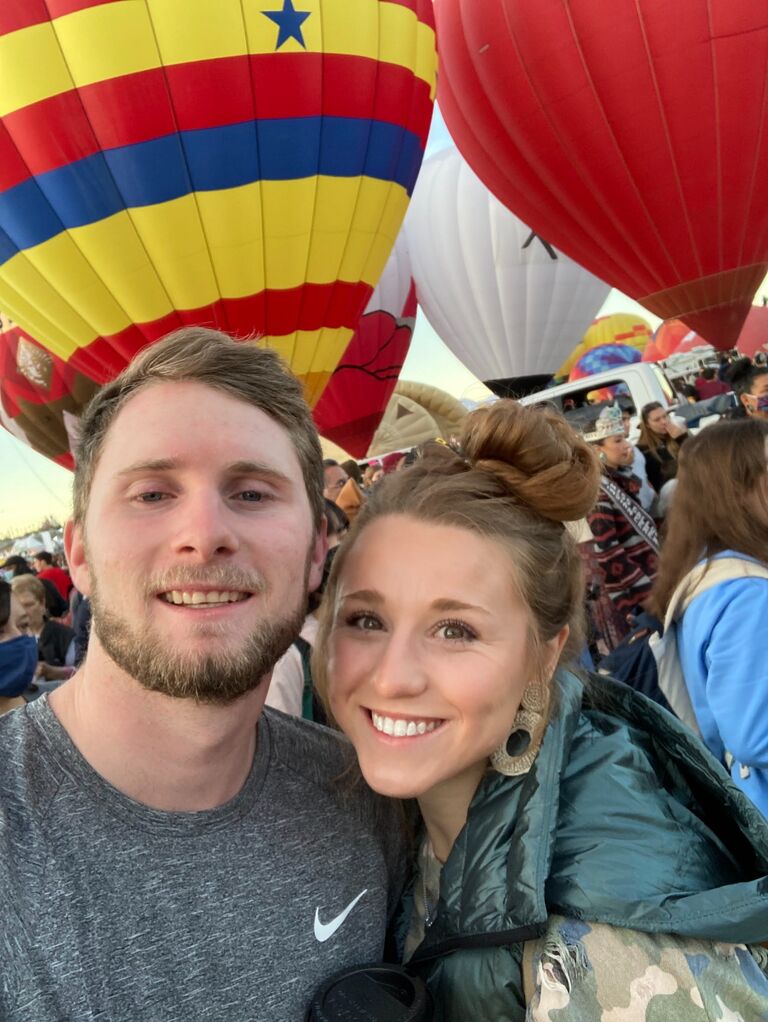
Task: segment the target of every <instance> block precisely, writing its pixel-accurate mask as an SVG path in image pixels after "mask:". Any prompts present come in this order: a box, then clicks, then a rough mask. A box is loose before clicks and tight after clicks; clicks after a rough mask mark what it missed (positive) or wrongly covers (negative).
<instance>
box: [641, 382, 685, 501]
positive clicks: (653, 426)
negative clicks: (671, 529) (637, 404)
mask: <svg viewBox="0 0 768 1022" xmlns="http://www.w3.org/2000/svg"><path fill="white" fill-rule="evenodd" d="M640 420H641V421H640V437H639V439H638V441H637V446H638V449H639V450H641V451H642V452H643V454H644V455H645V467H646V471H647V473H648V482H649V483H650V484H651V486H652V487H653V488H654V490H655V491H656V492H657V493H661V488H662V487H663V486H664V484H665V483H668V482H669V480H670V479H674V478H675V474H676V472H677V456H678V454H679V453H680V448H681V446H682V445H683V443H684V441H685V439H686V437H687V436H688V433H687V432H686V430H685V427H683V426H678V425H677V424H676V423H674V422H673V421H672V419H671V418H670V417H669V412H668V411H667V410H666V408H664V407H663V406H662V405H661V404H660V403H659V402H658V401H651V402H650V404H647V405H644V406H643V409H642V411H641V412H640Z"/></svg>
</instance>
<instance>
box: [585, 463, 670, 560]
mask: <svg viewBox="0 0 768 1022" xmlns="http://www.w3.org/2000/svg"><path fill="white" fill-rule="evenodd" d="M600 489H601V490H602V491H603V493H604V494H605V495H606V497H608V499H609V500H610V501H611V503H612V504H613V505H614V506H615V507H616V508H618V510H619V511H621V513H622V514H623V515H624V517H625V518H626V520H627V521H628V522H629V524H630V525H631V526H632V528H633V529H634V530H635V532H636V533H637V535H638V536H640V538H641V539H644V540H645V542H646V543H647V544H648V546H649V547H651V549H652V550H653V551H654V552H655V553H657V554H658V553H659V551H660V550H661V544H660V543H659V532H658V529H657V528H656V523H655V522H654V520H653V518H651V516H650V515H649V514H648V512H647V511H646V510H645V509H644V508H642V507H641V506H640V504H638V502H637V501H636V500H633V499H632V497H630V495H629V494H628V493H625V491H624V490H622V488H621V487H620V486H618V485H617V484H616V483H615V482H614V481H613V480H612V479H608V478H606V477H605V476H603V478H602V480H601V482H600Z"/></svg>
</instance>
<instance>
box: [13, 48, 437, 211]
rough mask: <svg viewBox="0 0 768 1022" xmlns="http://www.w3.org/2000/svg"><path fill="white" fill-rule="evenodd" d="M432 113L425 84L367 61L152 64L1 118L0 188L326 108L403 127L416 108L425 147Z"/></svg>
mask: <svg viewBox="0 0 768 1022" xmlns="http://www.w3.org/2000/svg"><path fill="white" fill-rule="evenodd" d="M169 94H170V102H169ZM222 96H227V103H226V104H224V105H223V104H222V102H221V97H222ZM371 96H374V97H375V99H374V102H371ZM254 97H255V103H254ZM431 109H432V102H431V100H430V97H429V87H428V85H427V83H426V82H424V81H422V80H421V79H417V78H415V77H414V75H413V72H412V71H410V70H408V69H407V68H404V67H401V66H399V65H396V64H387V63H381V62H379V61H375V60H370V59H368V58H366V57H355V56H348V55H339V54H322V53H307V54H304V53H283V54H260V55H255V56H251V57H250V58H243V57H225V58H219V59H217V60H209V61H200V62H195V63H190V64H178V65H174V66H170V67H165V68H153V69H151V70H149V71H142V72H139V73H137V74H133V75H124V76H123V77H120V78H114V79H108V80H107V81H103V82H97V83H95V84H94V85H89V86H85V87H83V88H81V89H79V90H77V91H74V90H73V91H71V92H65V93H61V94H59V95H57V96H51V97H50V98H48V99H45V100H41V101H40V102H39V103H34V104H32V105H30V106H28V107H24V108H23V109H21V110H17V111H14V112H13V113H10V114H7V115H6V116H5V117H4V118H3V120H2V122H0V191H4V190H6V189H8V188H12V187H14V185H17V184H19V183H21V182H22V181H25V180H27V179H28V178H29V177H32V176H35V175H37V174H44V173H45V172H46V171H48V170H54V169H56V168H58V167H62V166H66V165H67V164H69V163H74V162H75V161H76V160H80V159H83V158H85V157H88V156H91V155H93V154H94V153H96V152H99V151H100V150H103V149H115V148H118V147H120V146H129V145H134V144H136V143H139V142H145V141H147V140H149V139H152V138H159V137H162V136H164V135H170V134H173V133H174V132H176V131H195V130H200V129H206V128H211V127H216V126H219V125H223V124H238V123H242V122H244V121H248V120H252V119H256V120H268V119H273V118H280V117H316V116H319V115H320V114H324V115H325V116H330V117H354V118H361V119H366V120H368V119H372V120H379V121H384V122H388V123H391V124H398V125H400V124H402V123H403V120H404V119H403V111H407V116H406V118H405V123H404V124H403V127H405V128H407V129H408V130H410V131H412V132H413V133H414V134H416V135H417V136H418V137H419V138H420V139H421V142H422V144H423V145H424V146H426V141H427V132H428V129H429V122H430V117H431ZM52 125H56V126H57V130H52ZM64 125H66V130H61V126H64Z"/></svg>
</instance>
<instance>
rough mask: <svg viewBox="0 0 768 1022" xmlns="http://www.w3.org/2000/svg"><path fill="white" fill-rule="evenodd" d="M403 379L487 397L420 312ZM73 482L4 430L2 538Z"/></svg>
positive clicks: (435, 130) (435, 135) (612, 300)
mask: <svg viewBox="0 0 768 1022" xmlns="http://www.w3.org/2000/svg"><path fill="white" fill-rule="evenodd" d="M450 145H453V142H452V141H451V137H450V135H449V134H448V129H447V128H446V126H445V123H444V122H443V120H442V118H441V117H440V114H439V112H438V111H436V113H435V118H434V121H433V124H432V130H431V132H430V137H429V143H428V146H427V155H430V154H431V153H433V152H437V151H438V150H440V149H443V148H445V147H446V146H450ZM613 312H630V313H635V314H637V315H640V316H643V317H644V318H645V319H646V320H647V321H648V322H650V323H651V325H652V326H653V327H656V326H657V325H658V323H659V320H658V319H657V318H656V317H654V316H652V315H651V314H650V313H649V312H647V311H646V310H645V309H643V308H642V306H640V305H638V304H637V302H633V301H632V300H631V299H629V298H627V297H626V296H624V295H622V294H620V293H619V292H617V291H612V292H611V293H610V295H609V296H608V299H607V300H606V302H605V304H604V306H603V308H602V310H601V313H600V314H601V315H608V314H610V313H613ZM577 340H578V338H577V339H576V340H575V341H574V346H575V344H576V341H577ZM401 377H402V378H403V379H405V380H415V381H417V382H423V383H430V384H432V385H433V386H435V387H439V388H441V389H443V390H446V391H448V392H449V393H450V394H453V395H454V396H455V397H458V398H465V397H466V398H473V399H475V400H477V399H478V398H480V397H482V396H483V395H485V394H487V393H488V392H487V391H486V389H485V387H483V385H482V383H480V381H479V380H478V379H477V378H476V377H474V376H473V375H472V374H471V373H470V372H469V371H468V370H467V369H466V368H465V367H464V366H463V365H462V364H461V362H459V360H458V359H457V358H456V357H455V356H454V355H453V354H452V353H451V352H450V351H449V350H448V348H447V347H446V346H445V345H444V344H443V342H442V341H441V340H440V338H439V337H438V336H437V334H436V333H435V331H434V330H433V329H432V327H431V326H430V325H429V323H428V322H427V320H426V318H425V317H424V315H423V314H422V313H421V312H420V313H419V316H418V319H417V323H416V329H415V331H414V336H413V340H412V342H411V349H410V352H409V354H408V358H407V360H406V362H405V365H404V366H403V371H402V373H401ZM71 483H72V476H71V473H70V472H68V471H67V470H66V469H63V468H59V467H58V466H57V465H54V464H53V463H52V462H50V461H49V460H48V459H47V458H45V457H43V456H42V455H41V454H37V453H36V452H35V451H33V450H32V449H31V448H30V447H27V446H26V445H25V444H23V443H21V442H20V441H18V440H16V439H15V437H12V436H11V435H10V434H9V433H7V432H6V431H5V430H4V429H3V428H2V427H0V537H3V536H7V535H19V534H22V533H24V532H26V531H28V530H31V529H34V528H35V527H36V526H37V525H38V524H39V523H40V522H41V521H42V520H43V519H44V518H46V517H49V516H54V517H55V518H57V519H59V520H60V521H64V520H65V519H66V518H67V516H68V515H69V513H70V511H71Z"/></svg>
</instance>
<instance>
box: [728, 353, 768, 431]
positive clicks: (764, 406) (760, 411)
mask: <svg viewBox="0 0 768 1022" xmlns="http://www.w3.org/2000/svg"><path fill="white" fill-rule="evenodd" d="M727 379H728V382H729V383H730V385H731V387H732V388H733V390H734V393H735V394H736V397H737V398H738V401H739V404H738V407H737V408H736V409H735V410H734V411H733V412H732V413H731V415H730V416H729V418H732V419H744V418H748V417H749V418H757V419H768V366H765V365H754V364H753V363H752V362H751V361H750V359H748V358H741V359H738V361H736V362H734V363H733V365H732V366H731V367H730V369H729V370H728V377H727Z"/></svg>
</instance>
